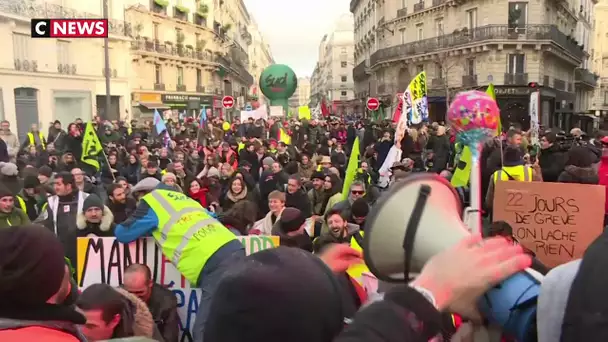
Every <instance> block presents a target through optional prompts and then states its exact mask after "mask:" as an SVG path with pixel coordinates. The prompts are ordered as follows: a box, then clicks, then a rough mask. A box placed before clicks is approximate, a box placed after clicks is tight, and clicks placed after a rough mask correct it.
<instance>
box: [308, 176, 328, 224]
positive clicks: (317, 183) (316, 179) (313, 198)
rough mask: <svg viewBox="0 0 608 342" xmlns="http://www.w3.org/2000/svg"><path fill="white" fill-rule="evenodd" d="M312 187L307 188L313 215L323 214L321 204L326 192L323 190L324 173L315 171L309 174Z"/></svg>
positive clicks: (319, 215) (323, 201)
mask: <svg viewBox="0 0 608 342" xmlns="http://www.w3.org/2000/svg"><path fill="white" fill-rule="evenodd" d="M311 180H312V189H310V190H308V199H309V200H310V204H311V205H312V214H313V216H317V217H322V216H323V214H324V213H323V204H324V203H325V199H326V198H327V194H326V193H325V191H324V190H323V184H325V174H324V173H323V172H321V171H315V172H313V173H312V176H311Z"/></svg>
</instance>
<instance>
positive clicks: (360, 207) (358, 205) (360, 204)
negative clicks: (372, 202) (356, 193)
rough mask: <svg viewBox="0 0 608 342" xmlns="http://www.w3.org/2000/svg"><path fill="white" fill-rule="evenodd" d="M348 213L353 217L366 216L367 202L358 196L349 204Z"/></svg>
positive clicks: (367, 210) (367, 211)
mask: <svg viewBox="0 0 608 342" xmlns="http://www.w3.org/2000/svg"><path fill="white" fill-rule="evenodd" d="M350 214H351V215H352V216H353V217H367V214H369V204H367V201H366V200H365V199H363V198H359V199H357V200H355V201H354V202H353V204H352V205H351V206H350Z"/></svg>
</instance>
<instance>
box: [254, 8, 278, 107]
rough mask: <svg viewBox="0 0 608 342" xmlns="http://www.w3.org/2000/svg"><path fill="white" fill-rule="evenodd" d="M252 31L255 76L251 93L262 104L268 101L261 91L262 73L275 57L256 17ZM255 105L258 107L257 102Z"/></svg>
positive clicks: (272, 62)
mask: <svg viewBox="0 0 608 342" xmlns="http://www.w3.org/2000/svg"><path fill="white" fill-rule="evenodd" d="M250 31H251V35H252V36H253V42H252V43H251V45H249V70H250V72H251V75H252V76H253V86H252V89H251V95H252V97H253V98H254V100H255V99H257V102H258V103H257V105H262V104H265V103H268V101H267V100H266V98H265V96H264V95H263V94H262V92H261V91H260V86H259V85H260V75H261V74H262V71H264V69H266V67H268V66H269V65H271V64H274V58H273V57H272V51H271V50H270V45H268V44H267V43H266V41H265V40H264V37H263V36H262V33H261V32H260V30H259V28H258V25H257V23H256V22H255V19H252V20H251V26H250ZM254 102H255V101H254ZM253 107H256V106H255V103H254V106H253Z"/></svg>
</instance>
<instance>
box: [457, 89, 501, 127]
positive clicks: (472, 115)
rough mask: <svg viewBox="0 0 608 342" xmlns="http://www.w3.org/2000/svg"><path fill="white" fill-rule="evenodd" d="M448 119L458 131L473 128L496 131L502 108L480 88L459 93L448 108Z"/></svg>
mask: <svg viewBox="0 0 608 342" xmlns="http://www.w3.org/2000/svg"><path fill="white" fill-rule="evenodd" d="M447 116H448V121H449V123H450V125H451V127H452V129H454V130H455V131H456V133H460V132H467V131H471V130H476V129H479V130H487V131H488V133H490V131H494V132H496V128H497V127H498V122H499V120H500V110H499V109H498V105H496V101H494V99H492V97H491V96H490V95H488V94H487V93H485V92H482V91H478V90H471V91H465V92H462V93H458V94H457V95H456V97H455V98H454V100H453V101H452V104H450V108H449V109H448V115H447Z"/></svg>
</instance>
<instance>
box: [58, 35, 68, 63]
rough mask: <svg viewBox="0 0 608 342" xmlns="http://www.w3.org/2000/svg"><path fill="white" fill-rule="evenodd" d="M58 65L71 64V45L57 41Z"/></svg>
mask: <svg viewBox="0 0 608 342" xmlns="http://www.w3.org/2000/svg"><path fill="white" fill-rule="evenodd" d="M57 64H63V65H65V64H70V43H69V42H64V41H61V40H58V41H57Z"/></svg>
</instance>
